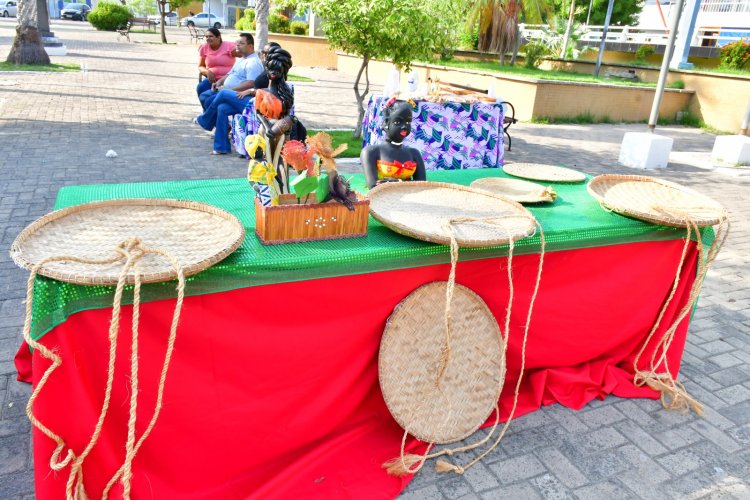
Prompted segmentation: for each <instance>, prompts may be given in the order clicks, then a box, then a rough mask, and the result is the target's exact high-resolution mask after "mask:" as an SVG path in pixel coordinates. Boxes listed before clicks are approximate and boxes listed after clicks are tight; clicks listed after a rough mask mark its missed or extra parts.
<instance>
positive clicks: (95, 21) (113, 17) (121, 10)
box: [88, 2, 133, 31]
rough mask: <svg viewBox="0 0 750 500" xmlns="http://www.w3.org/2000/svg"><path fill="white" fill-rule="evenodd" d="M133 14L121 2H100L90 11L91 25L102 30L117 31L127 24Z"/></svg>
mask: <svg viewBox="0 0 750 500" xmlns="http://www.w3.org/2000/svg"><path fill="white" fill-rule="evenodd" d="M132 17H133V14H132V13H131V12H130V9H128V8H127V7H125V6H124V5H122V4H119V3H112V2H99V3H98V4H96V7H94V9H93V10H92V11H91V12H90V13H89V16H88V20H89V22H90V23H91V26H93V27H94V28H96V29H98V30H100V31H115V30H116V29H117V28H120V27H122V26H125V24H127V22H128V19H131V18H132Z"/></svg>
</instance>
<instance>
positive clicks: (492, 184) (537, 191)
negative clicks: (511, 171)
mask: <svg viewBox="0 0 750 500" xmlns="http://www.w3.org/2000/svg"><path fill="white" fill-rule="evenodd" d="M471 187H473V188H475V189H482V190H484V191H488V192H490V193H493V194H497V195H500V196H504V197H505V198H508V199H509V200H513V201H517V202H518V203H544V202H550V201H554V200H555V196H553V193H554V191H551V190H550V189H549V188H547V187H545V186H542V185H541V184H537V183H536V182H529V181H522V180H521V179H506V178H504V177H485V178H484V179H477V180H475V181H474V182H472V183H471Z"/></svg>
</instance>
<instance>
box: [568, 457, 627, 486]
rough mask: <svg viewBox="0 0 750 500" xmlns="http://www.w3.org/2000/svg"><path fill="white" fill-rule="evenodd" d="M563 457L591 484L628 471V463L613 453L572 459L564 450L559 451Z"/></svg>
mask: <svg viewBox="0 0 750 500" xmlns="http://www.w3.org/2000/svg"><path fill="white" fill-rule="evenodd" d="M560 451H561V452H562V454H563V455H565V456H566V457H568V458H569V460H570V461H571V462H572V463H574V464H575V466H576V468H578V470H580V471H581V473H582V474H583V475H584V476H586V478H587V479H588V480H589V481H590V482H592V483H598V482H600V481H603V480H605V479H609V478H611V477H614V476H618V475H620V474H622V473H623V472H625V471H626V470H627V469H628V467H629V466H628V463H627V462H626V461H625V460H624V459H623V458H622V457H621V456H620V455H619V454H618V453H617V452H616V451H615V450H610V451H607V452H602V453H598V454H596V455H588V456H583V457H580V458H575V459H573V458H572V457H571V454H570V453H569V451H568V450H566V449H565V448H562V449H561V450H560Z"/></svg>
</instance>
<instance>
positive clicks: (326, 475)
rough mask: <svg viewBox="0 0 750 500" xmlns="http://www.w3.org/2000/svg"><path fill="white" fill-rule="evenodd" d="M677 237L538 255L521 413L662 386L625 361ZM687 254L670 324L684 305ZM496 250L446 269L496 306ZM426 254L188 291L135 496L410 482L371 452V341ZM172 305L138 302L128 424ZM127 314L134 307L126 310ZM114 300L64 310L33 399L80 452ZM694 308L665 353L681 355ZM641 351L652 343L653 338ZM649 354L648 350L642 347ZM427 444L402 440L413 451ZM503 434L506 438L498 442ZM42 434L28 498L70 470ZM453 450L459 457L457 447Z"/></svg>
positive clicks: (148, 382) (528, 265)
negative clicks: (391, 266)
mask: <svg viewBox="0 0 750 500" xmlns="http://www.w3.org/2000/svg"><path fill="white" fill-rule="evenodd" d="M682 246H683V242H682V241H679V240H678V241H661V242H647V243H631V244H625V245H616V246H609V247H602V248H592V249H581V250H570V251H561V252H554V253H549V254H547V256H546V259H545V264H544V273H543V278H542V283H541V289H540V292H539V296H538V299H537V303H536V306H535V311H534V315H533V319H532V324H531V329H530V333H529V341H528V349H527V362H526V366H527V369H528V372H527V373H526V376H525V378H524V383H523V386H522V393H521V398H520V404H519V409H518V412H517V414H518V415H522V414H524V413H528V412H530V411H533V410H535V409H537V408H539V407H540V406H541V405H547V404H552V403H560V404H563V405H565V406H568V407H570V408H574V409H579V408H581V407H582V406H584V405H585V404H586V403H587V402H589V401H591V400H592V399H593V398H603V397H605V396H606V395H608V394H614V395H616V396H620V397H652V398H653V397H656V393H654V392H653V391H651V390H650V389H644V388H636V387H634V386H633V384H632V362H633V358H634V356H635V354H636V353H637V351H638V349H639V348H640V346H641V344H642V342H643V341H644V339H645V336H646V335H647V333H648V331H649V329H650V328H651V326H652V324H653V322H654V320H655V318H656V315H657V313H658V310H659V308H660V307H661V306H662V304H663V301H664V300H665V298H666V297H667V295H668V292H669V289H670V286H671V284H672V281H673V278H674V274H675V270H676V266H677V262H678V260H679V257H680V252H681V250H682ZM537 262H538V256H536V255H526V256H519V257H516V258H515V259H514V260H513V276H514V284H515V291H516V297H517V300H516V303H515V304H514V305H513V317H512V330H511V338H510V342H509V347H508V377H507V381H506V385H505V390H504V391H503V394H502V396H501V406H502V408H503V410H504V412H505V414H507V412H508V410H509V405H510V402H511V401H512V396H513V387H514V385H515V380H517V376H518V370H519V355H520V341H521V335H522V325H523V323H524V321H525V318H526V312H527V307H528V302H529V297H530V293H531V289H532V286H533V282H534V277H535V273H536V266H537ZM695 263H696V252H695V248H694V247H693V249H692V250H691V252H690V254H689V259H688V262H687V263H686V265H685V266H684V268H683V269H684V271H683V276H682V279H681V281H680V289H679V290H678V292H677V295H676V297H675V301H674V303H673V304H672V307H671V310H670V311H668V312H667V314H666V316H665V318H664V321H663V322H662V324H663V325H665V326H666V325H668V324H669V323H670V322H671V320H672V319H673V318H674V316H675V314H676V311H677V309H678V307H680V306H681V305H683V304H684V302H685V300H686V298H687V295H688V292H689V290H688V288H689V286H690V284H691V283H692V281H693V279H694V275H695ZM506 265H507V259H505V258H501V259H488V260H481V261H472V262H462V263H460V264H459V266H458V272H457V281H458V282H459V283H461V284H463V285H465V286H468V287H469V288H471V289H472V290H474V291H475V292H477V293H478V294H479V295H480V296H481V297H482V298H483V299H484V300H485V301H486V302H487V304H488V305H489V307H490V309H491V310H492V311H493V312H494V313H495V315H496V317H497V318H503V317H504V316H503V312H504V309H505V305H506V300H507V290H508V284H507V278H506ZM448 269H449V266H447V265H437V266H429V267H420V268H414V269H407V270H399V271H389V272H380V273H374V274H366V275H359V276H348V277H342V278H330V279H320V280H313V281H304V282H296V283H286V284H278V285H268V286H259V287H252V288H246V289H241V290H236V291H231V292H224V293H217V294H211V295H203V296H198V297H189V298H187V299H186V300H185V306H184V309H183V313H182V318H181V321H180V329H179V333H178V337H177V343H176V347H175V354H174V358H173V361H172V365H171V367H170V371H169V377H168V379H167V385H166V391H165V396H164V401H165V404H164V408H163V410H162V413H161V416H160V419H159V421H158V422H157V424H156V427H155V428H154V430H153V433H152V434H151V436H150V437H149V439H148V440H147V441H146V442H145V444H144V446H143V448H142V449H141V451H140V452H139V454H138V456H137V457H136V458H135V461H134V464H133V469H134V477H133V494H134V498H160V499H163V498H221V499H227V498H248V497H250V498H264V499H267V498H313V497H315V498H357V499H362V498H392V497H394V496H396V495H397V494H398V493H399V492H400V491H401V490H402V489H403V487H404V486H405V484H406V483H407V482H408V478H403V479H398V478H394V477H390V476H388V475H386V473H385V472H384V471H383V470H382V469H381V468H380V465H381V463H382V462H383V461H385V460H386V459H389V458H392V457H395V456H397V455H398V453H399V444H400V439H401V433H402V431H401V429H400V428H399V427H398V425H397V424H396V423H395V421H394V420H393V419H392V418H391V416H390V414H389V413H388V410H387V408H386V406H385V403H384V402H383V399H382V396H381V393H380V389H379V386H378V379H377V353H378V347H379V342H380V337H381V334H382V331H383V328H384V325H385V321H386V319H387V318H388V316H389V314H390V313H391V311H392V310H393V308H394V307H395V306H396V304H397V303H398V302H399V301H401V300H402V299H403V298H404V297H405V296H406V295H408V294H409V293H410V292H412V291H413V290H414V289H415V288H417V287H418V286H420V285H422V284H424V283H428V282H431V281H435V280H445V279H447V276H448ZM173 305H174V302H173V301H171V300H166V301H159V302H152V303H147V304H144V305H143V306H142V310H141V339H142V341H141V348H140V353H141V358H140V380H141V382H142V383H141V390H140V393H139V394H140V396H139V398H140V399H139V404H138V410H139V411H138V434H140V433H141V432H142V430H143V428H144V427H145V425H146V423H147V422H148V420H149V419H150V417H151V414H152V411H153V407H154V402H155V392H156V384H157V380H158V372H159V370H160V367H161V364H162V361H163V356H164V347H165V343H166V338H167V335H168V330H169V320H170V318H171V314H172V309H173ZM124 311H125V314H124V317H125V318H129V314H130V311H131V308H130V307H126V308H124ZM109 319H110V310H92V311H85V312H80V313H77V314H74V315H73V316H71V317H70V318H68V320H67V321H66V322H65V323H63V324H62V325H60V326H58V327H57V328H55V329H54V330H53V331H51V332H50V333H48V334H47V335H45V336H44V337H43V339H42V341H43V343H44V344H45V345H47V346H49V347H52V348H54V349H55V350H56V351H57V352H58V353H59V354H60V355H61V356H62V358H63V365H62V367H60V368H59V369H58V370H57V371H56V372H55V373H54V374H53V375H52V377H51V378H50V380H49V383H48V385H47V387H45V389H44V391H43V392H42V394H41V396H40V397H39V399H38V401H37V404H36V407H35V412H36V415H37V416H38V417H39V418H40V420H41V421H42V422H44V423H45V424H46V425H48V426H49V427H51V428H52V429H53V430H55V432H57V433H59V434H60V435H62V436H63V437H64V438H65V440H66V441H67V443H68V444H69V445H70V446H72V448H73V449H74V450H75V451H76V452H79V453H80V451H81V450H82V448H83V447H84V446H85V444H86V443H87V441H88V439H89V437H90V435H91V433H92V431H93V428H94V424H95V422H96V418H97V416H98V412H99V409H100V406H101V402H102V400H103V393H104V385H105V372H106V364H107V351H108V348H107V335H106V332H107V327H108V323H109ZM687 326H688V322H687V320H686V321H684V323H683V324H682V325H681V327H680V328H679V329H678V330H677V336H676V339H675V341H674V343H673V344H672V348H671V351H670V353H669V366H670V368H672V369H673V370H677V369H678V368H679V360H680V357H681V354H682V350H683V347H684V342H685V336H686V332H687ZM129 329H130V324H129V320H125V321H123V323H122V325H121V337H120V348H119V350H118V359H117V373H116V382H115V387H114V392H113V398H112V406H111V409H110V414H109V416H108V418H107V421H106V422H105V426H104V432H103V434H102V437H101V439H100V442H99V443H98V444H97V445H96V447H95V448H94V450H93V452H92V454H91V455H90V457H89V459H88V461H87V465H86V467H85V468H84V481H85V485H86V489H87V492H88V493H89V494H90V495H92V496H94V497H97V496H99V495H100V494H101V491H102V489H103V486H104V484H105V483H106V481H107V480H108V478H109V477H110V476H111V475H112V474H113V473H114V471H115V470H116V469H117V468H118V467H119V465H120V464H121V463H122V460H123V458H124V455H125V437H126V429H127V411H128V406H129V391H128V388H129V382H128V378H127V376H128V374H129V343H130V340H129ZM647 354H650V351H647ZM648 357H649V356H644V359H648ZM30 358H31V356H29V351H28V349H27V348H26V347H22V349H21V350H20V351H19V355H18V357H17V364H18V367H19V376H20V378H22V379H23V378H26V379H33V380H34V381H35V382H36V381H38V379H39V377H40V376H41V374H42V373H43V371H44V369H45V368H46V367H47V366H48V362H46V361H44V360H43V359H41V358H40V357H39V355H38V354H36V353H35V354H34V357H33V368H32V366H31V365H32V364H31V359H30ZM509 432H511V433H512V432H513V425H512V424H511V427H510V431H509ZM420 446H421V444H420V443H418V442H415V441H410V442H409V448H411V449H419V448H420ZM501 446H502V444H501ZM53 449H54V446H53V443H52V442H51V441H50V440H49V439H48V438H47V437H45V436H43V435H42V434H41V433H39V432H38V431H36V432H35V433H34V454H35V457H34V458H35V472H36V486H37V491H36V493H37V498H40V499H45V498H55V499H56V498H62V497H63V492H64V488H65V481H66V476H67V471H68V469H65V470H64V471H63V472H61V473H51V472H50V469H49V457H50V454H51V452H52V450H53ZM459 460H460V459H459Z"/></svg>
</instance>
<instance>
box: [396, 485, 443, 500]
mask: <svg viewBox="0 0 750 500" xmlns="http://www.w3.org/2000/svg"><path fill="white" fill-rule="evenodd" d="M399 498H400V499H402V500H443V499H444V498H447V497H445V496H443V494H442V493H440V490H439V489H438V487H437V485H434V484H431V485H429V486H425V487H424V488H419V489H411V488H410V489H409V490H408V491H406V492H404V493H403V494H401V496H399Z"/></svg>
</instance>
